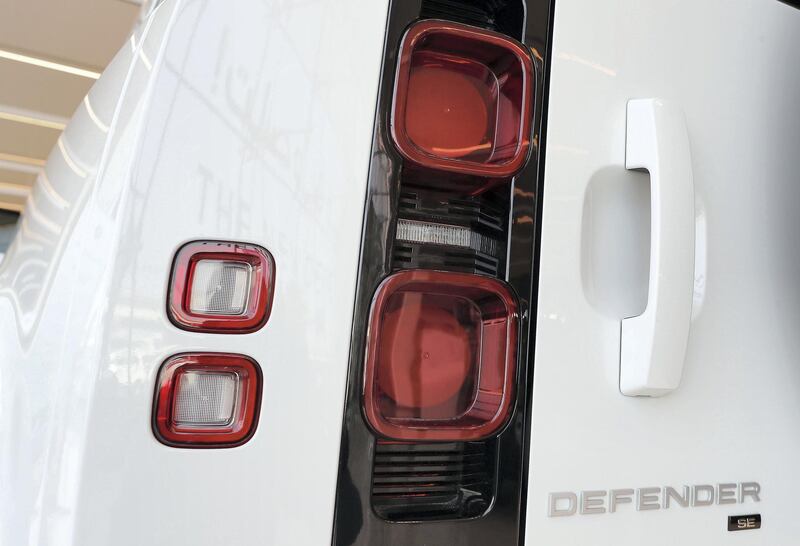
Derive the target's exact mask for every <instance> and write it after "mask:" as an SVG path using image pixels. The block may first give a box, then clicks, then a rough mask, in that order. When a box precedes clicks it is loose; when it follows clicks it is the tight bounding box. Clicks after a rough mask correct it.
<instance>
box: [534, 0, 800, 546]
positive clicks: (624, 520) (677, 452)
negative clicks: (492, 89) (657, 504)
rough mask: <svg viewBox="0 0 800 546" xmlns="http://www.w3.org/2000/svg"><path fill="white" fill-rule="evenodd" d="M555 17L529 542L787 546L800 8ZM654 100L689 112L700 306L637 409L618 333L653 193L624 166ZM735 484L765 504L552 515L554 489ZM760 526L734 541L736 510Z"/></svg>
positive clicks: (794, 386) (573, 0)
mask: <svg viewBox="0 0 800 546" xmlns="http://www.w3.org/2000/svg"><path fill="white" fill-rule="evenodd" d="M555 10H556V11H555V27H554V34H553V36H554V42H553V53H552V69H551V81H550V97H549V112H548V127H547V150H546V172H545V179H544V205H543V211H544V212H543V219H542V238H541V255H540V284H539V307H538V319H537V323H538V324H537V333H536V352H535V360H534V370H535V371H534V374H535V375H534V395H533V422H532V426H531V431H532V432H531V456H530V468H529V475H530V481H529V484H528V494H529V496H528V504H527V510H528V516H527V522H526V524H527V530H526V537H527V544H530V545H533V544H557V545H558V546H579V545H580V546H585V545H587V544H615V545H619V546H628V545H630V546H633V545H637V546H638V545H641V544H648V545H650V546H657V545H675V544H687V545H688V544H703V545H712V544H751V545H770V546H790V545H792V544H796V543H797V537H798V536H800V519H798V518H797V516H796V514H794V510H795V506H794V498H795V497H796V491H797V486H798V480H797V479H796V476H795V475H794V473H793V472H794V470H793V469H794V468H795V467H796V464H797V460H798V457H800V433H798V419H799V418H800V396H798V393H799V392H800V367H798V355H799V354H800V337H798V336H797V328H798V325H800V289H798V288H797V279H798V278H799V277H800V245H798V244H797V242H796V239H797V235H798V233H800V216H798V214H797V205H798V203H800V184H798V173H799V172H800V154H798V146H800V118H798V112H797V110H796V108H795V109H790V110H787V107H788V106H789V105H792V104H796V100H795V98H796V97H797V94H798V92H800V71H798V70H797V37H798V35H800V12H798V11H797V10H794V9H792V8H790V7H789V6H786V5H784V4H781V3H778V2H758V1H737V2H730V1H723V0H713V1H707V2H693V1H689V0H685V1H684V0H681V1H674V2H640V1H638V0H619V1H616V2H611V3H608V2H581V1H578V0H557V1H556V3H555ZM651 97H657V98H663V99H667V100H670V101H673V102H675V103H677V104H679V105H680V106H681V108H682V109H683V111H684V112H685V116H686V121H687V127H688V132H689V140H690V145H691V155H692V164H693V165H692V166H693V174H694V185H695V200H696V234H697V239H696V245H697V253H696V256H695V262H696V263H695V270H696V272H695V287H694V292H695V293H694V306H693V319H692V323H691V330H690V334H689V343H688V350H687V356H686V360H685V365H684V369H683V378H682V381H681V383H680V385H679V386H678V387H677V389H676V390H674V391H673V392H671V393H668V394H666V395H665V396H663V397H661V398H652V397H651V398H635V397H627V396H623V395H622V394H621V393H620V390H619V379H620V375H619V374H620V321H621V320H622V319H623V318H625V317H629V316H632V315H636V314H639V313H641V312H642V310H643V309H644V306H645V304H646V303H647V296H646V294H647V272H648V240H649V229H648V228H649V224H648V221H649V220H648V218H647V211H648V208H649V201H648V197H647V193H646V188H647V187H648V182H649V179H648V176H647V175H646V174H644V173H637V172H633V171H626V170H625V143H626V134H625V128H626V115H625V111H626V104H627V103H628V101H629V100H630V99H645V98H651ZM643 189H644V190H645V191H642V190H643ZM676 229H679V227H676ZM743 481H744V482H746V481H755V482H759V483H760V484H761V487H762V493H761V502H760V503H755V502H753V501H752V499H746V502H745V503H744V504H734V505H719V504H715V505H713V506H706V507H694V508H682V507H680V506H674V505H673V506H672V507H670V508H669V509H667V510H665V509H663V507H662V509H659V510H648V511H637V510H636V506H635V499H634V503H631V504H626V505H621V506H620V507H618V509H617V511H616V512H615V513H608V512H606V513H602V514H584V515H581V514H580V509H579V510H578V512H579V513H578V514H576V515H574V516H570V517H548V496H549V494H550V493H554V492H562V491H571V492H577V493H578V494H580V492H581V491H586V490H602V491H606V492H607V491H608V490H610V489H618V488H619V489H621V488H643V487H649V486H655V487H662V486H672V487H676V488H680V487H681V486H683V485H690V486H691V485H695V484H711V485H717V484H719V483H729V482H743ZM606 494H607V493H606ZM579 500H580V499H579ZM605 504H606V507H607V506H608V501H607V499H606V501H605ZM751 513H761V514H763V517H764V525H763V528H762V529H760V530H758V531H745V532H738V533H730V532H728V530H727V527H726V524H727V517H728V516H729V515H738V514H751Z"/></svg>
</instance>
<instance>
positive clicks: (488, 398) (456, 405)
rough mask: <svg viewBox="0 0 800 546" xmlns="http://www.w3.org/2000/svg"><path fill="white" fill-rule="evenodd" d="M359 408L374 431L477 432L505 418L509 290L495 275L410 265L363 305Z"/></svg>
mask: <svg viewBox="0 0 800 546" xmlns="http://www.w3.org/2000/svg"><path fill="white" fill-rule="evenodd" d="M367 335H368V342H367V354H366V367H365V377H364V411H365V414H366V417H367V421H368V422H369V424H370V425H371V427H372V428H373V429H374V430H375V431H376V432H377V433H378V434H379V435H381V436H383V437H385V438H390V439H395V440H406V441H412V440H413V441H422V440H425V441H447V440H462V441H467V440H478V439H482V438H486V437H488V436H491V435H493V434H495V433H496V432H498V431H499V429H500V428H501V427H502V426H503V424H504V423H505V422H506V420H507V418H508V414H509V408H510V407H511V401H512V399H513V394H514V384H515V382H516V352H517V337H518V316H517V305H516V300H515V298H514V296H513V294H512V293H511V291H510V289H509V288H508V287H507V286H506V285H505V284H504V283H503V282H501V281H499V280H496V279H491V278H488V277H483V276H479V275H471V274H464V273H453V272H444V271H427V270H407V271H401V272H398V273H395V274H393V275H391V276H390V277H388V278H387V279H386V280H385V281H384V282H383V283H382V284H381V285H380V287H379V288H378V290H377V292H376V294H375V297H374V299H373V303H372V309H371V311H370V319H369V330H368V334H367Z"/></svg>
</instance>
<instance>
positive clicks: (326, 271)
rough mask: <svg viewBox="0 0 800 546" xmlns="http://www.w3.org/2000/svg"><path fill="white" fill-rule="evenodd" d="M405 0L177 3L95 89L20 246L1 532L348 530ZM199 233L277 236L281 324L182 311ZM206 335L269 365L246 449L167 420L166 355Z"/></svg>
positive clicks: (8, 368)
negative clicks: (175, 444) (174, 302)
mask: <svg viewBox="0 0 800 546" xmlns="http://www.w3.org/2000/svg"><path fill="white" fill-rule="evenodd" d="M386 13H387V2H386V1H377V2H376V1H374V0H370V1H363V2H349V3H344V4H340V3H316V4H313V3H312V4H303V3H291V2H290V3H286V2H279V3H257V2H190V1H180V0H171V1H167V2H165V3H164V4H163V5H162V6H161V7H160V8H159V9H158V10H157V11H156V12H155V13H154V15H153V16H152V18H151V19H150V20H148V21H146V22H145V24H144V26H143V28H142V30H141V32H139V33H137V35H136V36H134V38H133V39H132V40H131V43H130V44H129V45H130V47H129V48H126V49H124V50H123V51H122V52H121V53H120V54H119V55H118V57H117V58H116V60H115V61H114V63H113V64H112V66H111V67H110V68H109V70H108V72H107V73H106V74H105V75H104V76H103V77H102V78H101V79H100V81H99V82H98V84H97V85H96V86H95V87H94V89H93V90H92V91H91V93H90V95H89V99H88V101H87V102H86V103H84V105H82V106H81V108H80V109H79V111H78V112H77V113H76V117H75V119H74V120H73V121H72V123H70V125H69V127H68V128H67V130H66V132H65V133H64V135H63V136H62V139H61V144H60V146H58V147H57V148H56V150H55V151H54V152H53V155H52V156H51V158H50V160H49V161H48V164H47V169H46V175H45V176H43V177H42V178H40V180H39V181H38V184H37V187H36V190H35V191H34V194H33V196H32V198H31V201H30V203H29V204H28V207H27V212H26V213H25V216H24V219H23V223H22V232H23V233H22V235H21V236H20V237H19V238H18V239H17V241H16V242H15V243H14V245H13V246H12V248H11V249H10V251H9V253H8V254H7V256H6V259H5V261H4V262H3V264H2V266H0V354H2V358H0V446H2V447H1V448H0V453H1V454H2V455H1V456H0V543H2V544H7V545H14V546H18V545H24V544H28V545H75V546H94V545H97V546H101V545H102V546H108V545H110V544H114V545H131V546H141V545H143V544H152V545H156V544H164V545H166V544H193V545H209V546H210V545H215V546H216V545H219V544H236V545H248V544H253V545H256V544H258V545H263V544H281V545H292V544H297V545H311V544H326V543H329V542H330V538H331V524H332V521H333V509H334V495H335V488H336V477H337V467H338V452H339V445H340V442H341V422H342V408H343V403H344V393H345V381H346V377H347V366H348V355H349V342H350V329H351V326H350V325H351V319H352V312H353V299H354V290H355V284H356V274H357V266H358V255H359V243H360V231H361V224H362V211H363V205H364V196H365V191H366V182H367V168H368V165H369V157H370V145H371V142H372V125H373V119H374V104H375V97H376V93H377V85H378V78H379V71H380V63H381V51H382V47H381V46H382V43H383V36H384V28H385V20H386ZM356 22H357V24H356ZM120 96H121V97H122V98H121V101H118V99H119V97H120ZM156 97H157V98H158V100H154V98H156ZM196 239H224V240H233V241H243V242H254V243H258V244H260V245H263V246H264V247H266V248H268V249H269V251H270V252H271V253H272V255H273V256H274V258H275V261H276V264H277V289H276V295H275V301H274V307H273V310H272V317H271V320H270V323H269V324H268V325H267V326H266V327H265V328H264V329H262V330H261V331H259V332H257V333H254V334H248V335H239V336H237V335H231V336H226V335H217V336H209V335H202V334H193V333H188V332H184V331H181V330H179V329H177V328H175V327H174V326H173V325H172V324H171V323H170V322H169V320H168V318H167V316H166V311H165V309H166V290H167V279H168V277H169V271H170V267H171V263H172V258H173V256H174V254H175V251H176V250H177V249H178V248H179V247H180V246H181V245H182V244H183V243H185V242H187V241H189V240H196ZM191 350H202V351H220V352H239V353H244V354H247V355H250V356H252V357H253V358H254V359H255V360H257V361H258V362H259V363H260V365H261V368H262V371H263V375H264V391H263V402H262V409H261V419H260V424H259V427H258V430H257V432H256V434H255V436H254V437H253V438H252V440H251V441H250V442H249V443H248V444H247V445H245V446H242V447H240V448H237V449H222V450H187V449H175V448H169V447H166V446H164V445H161V444H160V443H159V442H158V441H157V440H156V439H155V437H154V436H153V433H152V431H151V408H152V397H153V389H154V382H155V375H156V372H157V370H158V368H159V366H160V364H161V363H162V362H163V361H164V360H165V359H166V358H167V357H168V356H170V355H172V354H175V353H179V352H184V351H191ZM309 522H312V523H309Z"/></svg>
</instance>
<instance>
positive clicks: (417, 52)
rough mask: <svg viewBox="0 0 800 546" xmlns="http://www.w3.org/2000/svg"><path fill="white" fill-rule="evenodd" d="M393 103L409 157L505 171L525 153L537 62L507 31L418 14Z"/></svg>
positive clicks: (475, 170) (394, 122)
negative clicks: (534, 66) (434, 18)
mask: <svg viewBox="0 0 800 546" xmlns="http://www.w3.org/2000/svg"><path fill="white" fill-rule="evenodd" d="M392 104H393V106H392V113H391V133H392V138H393V140H394V143H395V145H396V147H397V149H398V150H399V151H400V153H401V154H402V155H403V156H404V157H405V158H406V159H408V160H409V161H411V162H412V163H414V164H416V165H418V166H422V167H426V168H429V169H434V170H440V171H448V172H452V173H460V174H462V175H473V176H483V177H494V178H507V177H510V176H513V175H514V174H516V173H517V172H518V171H519V170H520V169H521V168H522V167H523V165H524V164H525V161H526V159H527V157H528V152H529V148H530V134H531V119H532V115H531V111H532V108H533V65H532V62H531V59H530V56H529V53H528V51H527V50H526V49H525V48H524V46H522V45H521V44H520V43H518V42H516V41H514V40H512V39H510V38H507V37H506V36H503V35H502V34H498V33H496V32H492V31H489V30H483V29H479V28H476V27H471V26H468V25H462V24H459V23H453V22H447V21H439V20H426V21H421V22H418V23H416V24H414V25H413V26H411V27H410V28H409V30H408V31H407V32H406V34H405V36H404V37H403V41H402V44H401V46H400V59H399V62H398V66H397V74H396V77H395V87H394V97H393V103H392Z"/></svg>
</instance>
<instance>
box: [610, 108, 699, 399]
mask: <svg viewBox="0 0 800 546" xmlns="http://www.w3.org/2000/svg"><path fill="white" fill-rule="evenodd" d="M627 133H628V134H627V143H626V147H625V167H626V168H627V169H647V170H648V171H649V172H650V196H651V197H650V200H651V212H650V237H651V238H650V286H649V288H648V291H647V307H646V308H645V310H644V313H642V314H641V315H639V316H636V317H631V318H626V319H623V321H622V334H621V347H620V381H619V383H620V391H621V392H622V394H624V395H627V396H663V395H664V394H667V393H669V392H670V391H673V390H675V389H676V388H677V387H678V385H679V384H680V381H681V375H682V374H683V362H684V360H685V357H686V346H687V344H688V339H689V326H690V322H691V316H692V292H693V288H694V245H695V235H694V179H693V177H692V157H691V153H690V150H689V136H688V133H687V131H686V120H685V118H684V115H683V111H682V110H681V108H680V107H679V106H678V105H676V104H674V103H671V102H669V101H663V100H660V99H643V100H632V101H629V102H628V123H627Z"/></svg>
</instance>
